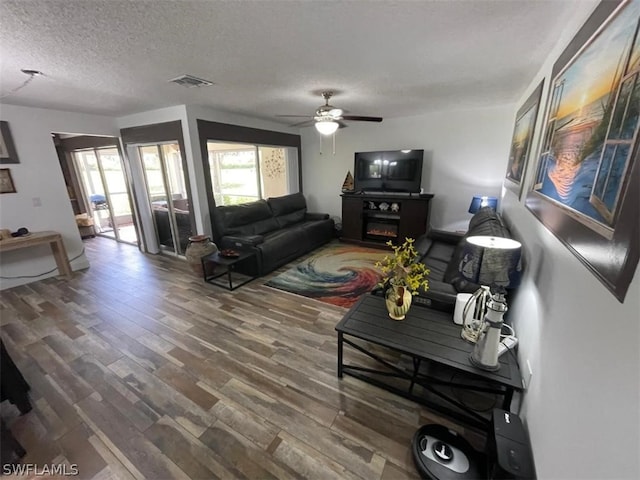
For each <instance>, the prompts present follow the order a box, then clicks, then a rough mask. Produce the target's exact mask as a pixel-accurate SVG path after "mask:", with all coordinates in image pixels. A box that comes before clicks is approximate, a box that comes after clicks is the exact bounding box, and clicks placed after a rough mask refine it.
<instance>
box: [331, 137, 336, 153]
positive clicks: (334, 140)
mask: <svg viewBox="0 0 640 480" xmlns="http://www.w3.org/2000/svg"><path fill="white" fill-rule="evenodd" d="M331 136H332V137H333V156H334V157H335V155H336V134H335V133H334V134H333V135H331Z"/></svg>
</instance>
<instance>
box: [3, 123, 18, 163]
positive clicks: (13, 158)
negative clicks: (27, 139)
mask: <svg viewBox="0 0 640 480" xmlns="http://www.w3.org/2000/svg"><path fill="white" fill-rule="evenodd" d="M0 163H20V160H18V154H17V153H16V147H15V146H14V144H13V138H11V130H9V122H5V121H0Z"/></svg>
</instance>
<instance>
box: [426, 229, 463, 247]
mask: <svg viewBox="0 0 640 480" xmlns="http://www.w3.org/2000/svg"><path fill="white" fill-rule="evenodd" d="M427 237H428V238H431V239H433V240H437V241H439V242H445V243H451V244H454V245H457V244H458V243H459V242H460V240H462V239H463V238H464V233H456V232H449V231H446V230H436V229H431V230H429V232H427Z"/></svg>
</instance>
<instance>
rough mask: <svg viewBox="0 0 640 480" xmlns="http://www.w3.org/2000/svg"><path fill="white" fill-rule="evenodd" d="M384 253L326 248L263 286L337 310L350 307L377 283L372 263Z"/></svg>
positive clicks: (377, 279)
mask: <svg viewBox="0 0 640 480" xmlns="http://www.w3.org/2000/svg"><path fill="white" fill-rule="evenodd" d="M385 255H388V252H385V251H384V250H375V249H372V248H364V247H357V246H351V245H345V244H340V243H335V244H330V245H328V246H326V247H324V248H323V249H322V250H320V251H319V252H317V253H316V254H315V255H313V256H312V257H309V258H307V259H306V260H303V261H302V262H300V263H299V264H298V265H296V266H294V267H291V268H290V269H289V270H287V271H286V272H283V273H281V274H280V275H278V276H277V277H274V278H272V279H271V280H269V281H268V282H266V283H265V285H267V286H269V287H273V288H277V289H280V290H284V291H286V292H291V293H295V294H297V295H302V296H304V297H309V298H314V299H316V300H320V301H321V302H325V303H330V304H332V305H337V306H339V307H346V308H349V307H351V306H352V305H353V304H354V303H356V301H357V300H358V299H359V298H360V297H361V296H362V295H364V294H365V293H367V292H370V291H371V290H373V288H374V287H375V286H376V284H377V283H378V282H379V281H380V273H379V272H378V270H377V269H376V268H375V266H374V265H375V263H376V262H377V261H379V260H382V259H383V258H384V256H385Z"/></svg>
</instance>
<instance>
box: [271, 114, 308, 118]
mask: <svg viewBox="0 0 640 480" xmlns="http://www.w3.org/2000/svg"><path fill="white" fill-rule="evenodd" d="M276 117H284V118H313V115H276Z"/></svg>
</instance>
